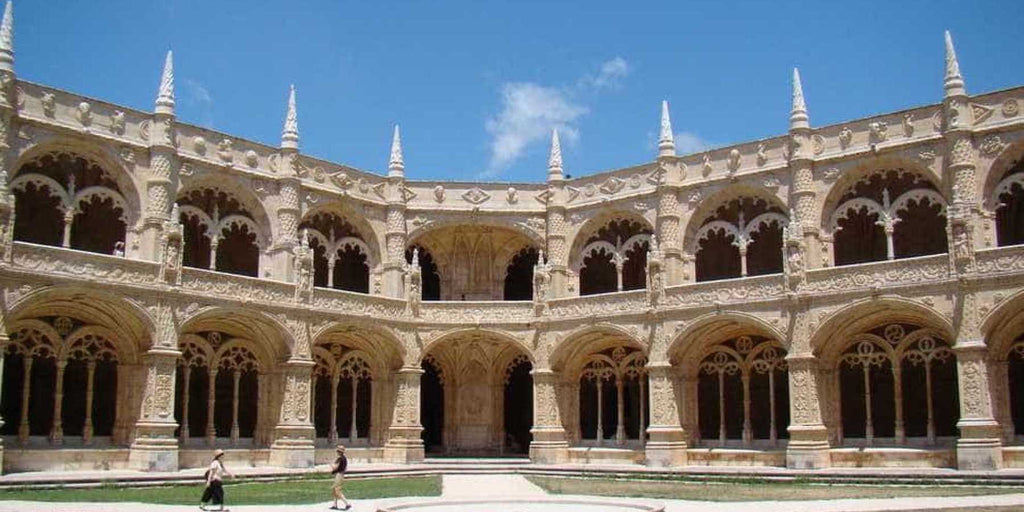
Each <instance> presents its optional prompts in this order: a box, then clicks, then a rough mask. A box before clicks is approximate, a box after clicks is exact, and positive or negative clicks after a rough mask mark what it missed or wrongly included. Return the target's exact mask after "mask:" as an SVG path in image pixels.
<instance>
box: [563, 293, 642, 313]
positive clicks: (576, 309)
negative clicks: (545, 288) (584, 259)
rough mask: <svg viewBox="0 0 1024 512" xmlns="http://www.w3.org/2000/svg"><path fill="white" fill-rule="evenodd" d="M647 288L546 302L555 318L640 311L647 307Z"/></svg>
mask: <svg viewBox="0 0 1024 512" xmlns="http://www.w3.org/2000/svg"><path fill="white" fill-rule="evenodd" d="M649 307H650V306H649V304H648V302H647V290H632V291H628V292H612V293H600V294H597V295H586V296H583V297H571V298H564V299H554V300H551V301H549V302H548V308H549V312H550V315H551V316H552V317H555V318H580V317H584V318H586V317H597V316H612V315H623V314H631V313H642V312H644V311H647V309H648V308H649Z"/></svg>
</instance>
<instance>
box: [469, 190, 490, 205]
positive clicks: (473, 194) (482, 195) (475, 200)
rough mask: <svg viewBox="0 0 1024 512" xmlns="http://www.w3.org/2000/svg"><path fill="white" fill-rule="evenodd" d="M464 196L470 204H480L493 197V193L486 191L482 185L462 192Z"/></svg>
mask: <svg viewBox="0 0 1024 512" xmlns="http://www.w3.org/2000/svg"><path fill="white" fill-rule="evenodd" d="M462 198H463V199H465V200H466V201H468V202H469V203H470V204H480V203H482V202H484V201H486V200H488V199H490V198H491V195H490V194H488V193H487V192H484V191H483V190H481V189H480V187H473V188H471V189H469V190H467V191H466V192H464V193H463V194H462Z"/></svg>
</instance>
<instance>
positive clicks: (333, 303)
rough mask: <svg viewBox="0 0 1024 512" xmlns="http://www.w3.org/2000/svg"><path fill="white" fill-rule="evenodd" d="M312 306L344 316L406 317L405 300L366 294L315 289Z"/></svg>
mask: <svg viewBox="0 0 1024 512" xmlns="http://www.w3.org/2000/svg"><path fill="white" fill-rule="evenodd" d="M312 304H313V307H314V308H317V309H319V310H321V311H330V312H332V313H338V314H342V315H354V316H368V317H372V318H380V319H396V318H398V317H401V316H403V315H405V300H403V299H393V298H389V297H381V296H378V295H367V294H365V293H357V292H349V291H344V290H335V289H332V288H314V289H313V300H312Z"/></svg>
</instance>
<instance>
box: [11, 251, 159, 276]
mask: <svg viewBox="0 0 1024 512" xmlns="http://www.w3.org/2000/svg"><path fill="white" fill-rule="evenodd" d="M12 263H13V266H14V267H15V268H17V269H19V270H28V271H31V272H33V273H36V274H40V275H57V276H68V277H73V278H78V279H84V280H89V281H96V280H98V281H111V282H120V283H127V284H135V285H140V284H141V285H153V284H155V283H156V282H157V278H158V275H159V271H160V265H159V264H157V263H154V262H152V261H141V260H130V259H126V258H122V257H119V256H110V255H108V254H97V253H93V252H85V251H78V250H74V249H65V248H63V247H53V246H48V245H36V244H32V243H28V242H15V243H14V249H13V258H12Z"/></svg>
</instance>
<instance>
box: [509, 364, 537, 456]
mask: <svg viewBox="0 0 1024 512" xmlns="http://www.w3.org/2000/svg"><path fill="white" fill-rule="evenodd" d="M532 371H533V365H532V364H531V363H530V360H529V359H528V358H527V357H526V356H518V357H516V358H515V359H513V360H512V361H511V362H509V364H508V365H507V366H506V367H505V389H504V392H505V404H504V407H505V410H504V417H505V425H504V427H505V440H504V443H503V449H504V450H505V451H507V452H508V453H517V454H525V453H528V452H529V449H530V441H532V440H533V436H532V435H531V434H530V429H531V428H532V427H533V375H532V374H531V373H530V372H532Z"/></svg>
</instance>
